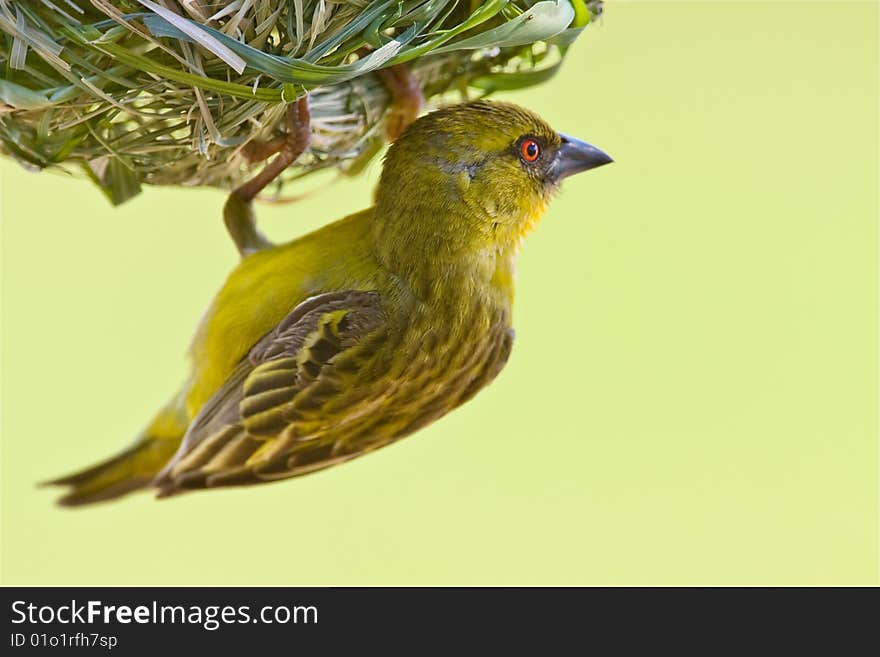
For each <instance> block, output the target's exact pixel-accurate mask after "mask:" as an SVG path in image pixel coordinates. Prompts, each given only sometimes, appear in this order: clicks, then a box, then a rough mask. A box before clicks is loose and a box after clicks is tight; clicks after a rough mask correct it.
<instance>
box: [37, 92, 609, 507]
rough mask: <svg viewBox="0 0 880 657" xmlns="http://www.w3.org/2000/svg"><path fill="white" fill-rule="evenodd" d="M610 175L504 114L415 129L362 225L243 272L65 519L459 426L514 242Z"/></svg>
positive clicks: (566, 144) (341, 457) (453, 112)
mask: <svg viewBox="0 0 880 657" xmlns="http://www.w3.org/2000/svg"><path fill="white" fill-rule="evenodd" d="M533 155H535V159H534V160H532V156H533ZM609 161H610V158H608V157H607V156H606V155H605V154H604V153H602V152H601V151H598V149H595V148H593V147H590V146H589V145H588V144H584V143H583V142H577V141H576V140H573V139H571V138H567V137H565V136H561V135H559V134H558V133H556V132H555V131H553V130H552V129H551V128H550V127H549V126H548V125H547V124H546V123H544V122H543V121H542V120H541V119H540V118H538V117H537V116H535V115H534V114H532V113H530V112H528V111H526V110H523V109H521V108H518V107H516V106H513V105H509V104H501V103H497V104H496V103H487V102H478V103H472V104H468V105H462V106H456V107H452V108H448V109H446V110H441V111H438V112H435V113H433V114H429V115H427V116H426V117H423V118H422V119H420V120H418V121H416V122H415V123H414V124H413V125H412V126H411V127H410V128H409V129H408V130H407V131H406V132H405V133H404V134H403V136H401V137H400V138H399V139H398V140H397V141H396V142H395V143H394V144H393V145H392V147H391V148H390V150H389V152H388V155H387V157H386V162H385V167H384V170H383V174H382V178H381V181H380V184H379V187H378V190H377V194H376V201H375V204H374V206H373V207H372V208H370V209H368V210H365V211H363V212H359V213H357V214H354V215H351V216H349V217H346V218H345V219H342V220H341V221H337V222H335V223H333V224H330V225H328V226H326V227H324V228H322V229H320V230H318V231H316V232H314V233H311V234H309V235H306V236H305V237H302V238H300V239H298V240H295V241H293V242H290V243H288V244H284V245H280V246H273V247H269V248H265V249H262V250H258V251H256V252H254V253H251V254H249V255H247V256H245V257H244V258H243V259H242V261H241V263H240V264H239V265H238V267H237V268H236V269H235V270H234V271H233V272H232V273H231V274H230V275H229V277H228V279H227V280H226V282H225V284H224V285H223V287H222V288H221V290H220V291H219V293H218V294H217V296H216V297H215V299H214V300H213V302H212V304H211V306H210V307H209V308H208V311H207V312H206V314H205V316H204V318H203V320H202V322H201V324H200V326H199V328H198V329H197V331H196V333H195V336H194V339H193V343H192V347H191V356H192V364H193V368H192V376H191V378H190V380H189V381H188V382H187V383H186V385H185V386H184V387H183V389H182V391H181V394H179V395H178V396H177V397H175V399H174V400H172V402H170V403H169V404H168V406H167V407H166V408H165V409H163V410H162V411H161V412H160V413H159V414H158V415H157V417H156V418H155V419H154V421H153V422H152V424H151V425H150V426H149V427H148V428H147V430H146V431H145V432H144V434H143V436H142V438H141V439H140V441H139V442H138V443H137V444H136V445H135V446H134V447H133V448H131V449H129V450H128V451H127V452H125V453H123V454H122V455H120V456H119V457H115V458H114V459H111V460H110V461H108V462H106V463H104V464H101V465H99V466H96V467H95V468H92V469H90V470H87V471H85V472H83V473H79V474H77V475H73V476H72V477H67V478H64V479H61V480H58V481H57V482H54V483H59V484H66V485H70V486H71V491H70V492H69V494H68V495H67V496H66V497H65V498H63V499H62V502H63V503H67V504H80V503H86V502H92V501H97V500H100V499H107V498H110V497H115V496H117V495H119V494H121V493H124V492H127V491H128V490H133V489H135V488H139V487H142V486H145V485H148V484H150V483H151V482H152V483H153V484H154V485H155V486H157V487H158V489H159V491H160V493H162V494H164V495H168V494H173V493H177V492H180V491H182V490H186V489H192V488H204V487H212V486H220V485H234V484H249V483H258V482H261V481H270V480H274V479H281V478H286V477H291V476H296V475H299V474H304V473H306V472H311V471H313V470H316V469H320V468H324V467H327V466H329V465H333V464H335V463H339V462H342V461H345V460H348V459H350V458H353V457H356V456H358V455H360V454H363V453H366V452H368V451H371V450H373V449H376V448H378V447H381V446H383V445H386V444H389V443H391V442H393V441H394V440H397V439H398V438H400V437H403V436H405V435H407V434H409V433H412V432H413V431H415V430H416V429H418V428H419V427H421V426H424V425H425V424H427V423H429V422H431V421H433V420H434V419H436V418H438V417H440V416H441V415H443V414H444V413H446V412H448V411H449V410H451V409H453V408H455V407H456V406H458V405H459V404H461V403H463V402H464V401H466V400H467V399H469V398H470V397H472V396H473V395H474V394H475V393H476V392H477V391H478V390H479V389H480V388H482V387H483V386H485V385H486V384H487V383H488V382H489V381H491V380H492V379H493V378H494V377H495V376H496V375H497V373H498V372H499V371H500V370H501V368H502V367H503V365H504V363H505V362H506V360H507V356H508V355H509V353H510V348H511V345H512V339H513V337H512V336H513V333H512V330H511V326H510V322H511V311H512V304H513V294H514V290H513V281H514V271H515V264H516V256H517V254H518V252H519V247H520V244H521V242H522V239H523V238H524V236H525V235H526V234H527V233H528V232H529V231H530V230H531V229H532V228H533V227H534V225H535V223H536V222H537V221H538V220H539V218H540V216H541V215H542V214H543V212H544V210H545V208H546V205H547V203H548V201H549V200H550V198H551V196H552V194H553V193H554V191H555V190H556V188H557V186H558V183H559V181H560V180H561V179H562V178H564V177H565V176H567V175H570V174H571V173H576V172H577V171H583V170H586V169H588V168H592V167H595V166H599V165H601V164H604V163H606V162H609ZM175 451H176V454H174V456H173V458H172V453H174V452H175ZM160 470H161V472H160ZM157 473H158V476H157ZM154 477H155V478H154Z"/></svg>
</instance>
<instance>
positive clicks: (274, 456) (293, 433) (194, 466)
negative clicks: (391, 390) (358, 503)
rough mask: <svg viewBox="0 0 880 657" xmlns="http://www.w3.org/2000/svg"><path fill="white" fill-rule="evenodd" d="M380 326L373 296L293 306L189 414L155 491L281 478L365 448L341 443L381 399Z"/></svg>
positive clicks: (339, 296)
mask: <svg viewBox="0 0 880 657" xmlns="http://www.w3.org/2000/svg"><path fill="white" fill-rule="evenodd" d="M387 327H388V324H387V322H386V317H385V314H384V312H383V309H382V306H381V303H380V299H379V295H378V293H376V292H360V291H346V292H337V293H331V294H322V295H319V296H316V297H312V298H310V299H307V300H306V301H304V302H302V303H301V304H299V305H298V306H297V307H296V308H294V309H293V310H292V311H291V312H290V314H289V315H287V317H285V318H284V319H283V320H282V321H281V323H280V324H278V326H277V327H276V328H275V329H274V330H273V331H271V332H270V333H269V334H268V335H266V336H265V337H264V338H263V339H262V340H260V342H258V343H257V344H256V345H255V346H254V347H253V348H252V349H251V351H250V353H249V354H248V355H247V357H246V358H244V359H243V360H242V361H241V363H239V365H238V367H237V368H236V369H235V371H234V372H233V373H232V374H231V375H230V377H229V378H228V379H227V381H226V383H224V385H223V386H221V388H220V389H219V390H218V391H217V392H216V393H215V394H214V396H213V397H212V398H211V399H210V400H209V401H208V402H207V403H206V404H205V406H204V407H203V408H202V410H201V411H200V412H199V414H198V415H197V416H196V417H195V419H194V420H193V422H192V424H191V426H190V428H189V429H188V431H187V433H186V436H185V437H184V439H183V442H182V444H181V446H180V449H179V450H178V452H177V454H176V455H175V456H174V458H173V459H172V460H171V462H170V463H169V464H168V466H167V467H166V468H165V470H164V471H163V472H162V473H161V474H160V475H159V476H158V477H157V479H156V481H155V485H156V486H157V487H158V488H159V490H160V494H162V495H169V494H172V493H175V492H180V491H182V490H185V489H190V488H202V487H207V486H223V485H236V484H247V483H257V482H260V481H267V480H273V479H279V478H285V477H291V476H295V475H298V474H304V473H305V472H310V471H312V470H317V469H320V468H324V467H327V466H329V465H332V464H334V463H338V462H340V461H344V460H347V459H348V458H352V457H353V456H356V455H357V454H359V453H362V452H363V451H366V450H367V449H369V445H360V446H359V447H358V449H356V450H354V449H351V448H350V447H351V446H350V445H346V444H345V441H343V440H342V439H341V438H342V437H343V436H345V437H346V438H350V437H351V436H352V435H353V433H354V434H357V433H358V430H359V427H358V425H359V423H362V421H363V419H364V418H365V416H366V414H367V411H368V410H369V409H370V408H372V407H374V406H375V404H376V403H378V399H377V397H381V391H380V389H381V387H382V386H381V383H382V378H383V377H382V373H383V372H384V365H383V360H382V358H381V357H380V356H379V354H380V352H381V350H380V349H379V347H380V345H381V344H382V343H383V342H384V341H385V340H386V339H387ZM386 383H387V382H386Z"/></svg>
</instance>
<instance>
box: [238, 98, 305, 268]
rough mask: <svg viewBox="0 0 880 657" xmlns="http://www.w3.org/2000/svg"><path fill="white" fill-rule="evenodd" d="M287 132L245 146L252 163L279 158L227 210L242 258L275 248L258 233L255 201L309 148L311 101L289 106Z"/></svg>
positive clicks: (286, 118) (301, 99)
mask: <svg viewBox="0 0 880 657" xmlns="http://www.w3.org/2000/svg"><path fill="white" fill-rule="evenodd" d="M285 130H286V134H285V135H284V136H283V137H277V138H274V139H270V140H269V141H267V142H263V143H261V144H260V143H257V144H254V145H253V146H251V145H250V144H247V145H246V146H245V149H246V151H245V157H247V158H248V159H249V160H251V161H257V160H261V159H266V158H267V157H270V156H272V155H275V158H274V159H273V160H272V161H271V162H269V163H268V164H266V166H265V167H263V170H262V171H260V173H258V174H257V175H256V176H254V177H253V178H251V179H250V180H248V181H247V182H246V183H244V184H243V185H241V186H240V187H238V188H236V189H235V190H233V192H232V193H231V194H230V195H229V199H228V200H227V201H226V205H225V206H224V207H223V221H224V222H225V223H226V229H227V230H228V231H229V236H230V237H231V238H232V241H233V242H235V246H236V248H237V249H238V252H239V253H240V254H241V255H242V256H246V255H248V254H249V253H253V252H254V251H259V250H260V249H264V248H266V247H267V246H271V242H269V240H268V239H267V238H266V237H265V236H264V235H263V234H262V233H261V232H260V231H259V230H258V229H257V224H256V221H255V219H254V209H253V200H254V198H256V196H257V194H259V193H260V192H261V191H263V189H265V187H266V185H268V184H269V183H271V182H272V181H273V180H275V179H276V178H277V177H278V176H279V175H281V173H282V172H283V171H284V170H285V169H286V168H287V167H289V166H290V165H291V164H293V163H294V162H295V161H296V158H298V157H299V156H300V155H302V153H303V152H304V151H305V150H306V148H308V146H309V141H310V140H311V136H312V129H311V124H310V121H309V101H308V98H307V97H305V96H304V97H302V98H300V99H299V100H297V101H296V102H295V103H291V104H290V105H288V106H287V113H286V115H285ZM248 147H250V148H248Z"/></svg>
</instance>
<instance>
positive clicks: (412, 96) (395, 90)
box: [376, 64, 425, 141]
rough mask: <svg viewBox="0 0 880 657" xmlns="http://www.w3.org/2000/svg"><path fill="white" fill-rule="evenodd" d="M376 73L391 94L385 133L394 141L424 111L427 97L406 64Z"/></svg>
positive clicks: (389, 139)
mask: <svg viewBox="0 0 880 657" xmlns="http://www.w3.org/2000/svg"><path fill="white" fill-rule="evenodd" d="M376 75H378V76H379V79H380V80H382V83H383V84H384V85H385V88H386V89H388V92H389V93H390V94H391V106H390V107H389V108H388V118H387V119H386V121H385V135H386V136H387V137H388V141H394V140H395V139H397V138H398V137H399V136H400V135H401V133H402V132H403V131H404V130H406V128H407V127H408V126H409V124H410V123H412V122H413V121H415V120H416V118H418V116H419V112H421V111H422V104H423V103H424V102H425V98H424V96H423V95H422V87H421V85H420V84H419V81H418V80H416V78H415V76H414V75H413V74H412V71H410V70H409V67H408V66H407V65H406V64H396V65H394V66H389V67H388V68H383V69H379V70H378V71H376Z"/></svg>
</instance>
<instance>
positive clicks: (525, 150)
mask: <svg viewBox="0 0 880 657" xmlns="http://www.w3.org/2000/svg"><path fill="white" fill-rule="evenodd" d="M519 154H520V155H522V159H523V160H525V161H526V162H529V163H531V162H534V161H535V160H537V159H538V158H539V157H540V156H541V147H540V146H538V142H536V141H535V140H534V139H523V140H522V143H521V144H520V145H519Z"/></svg>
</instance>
